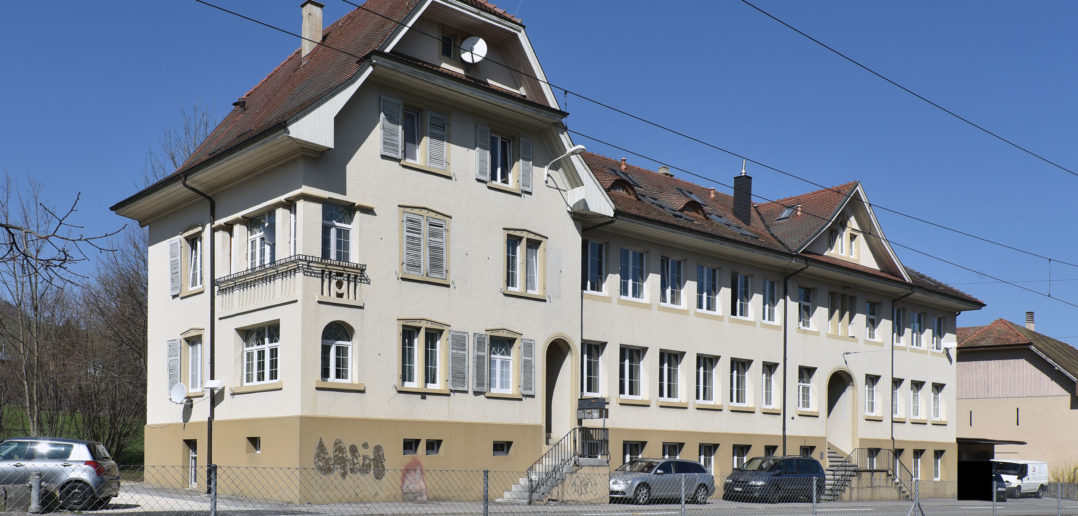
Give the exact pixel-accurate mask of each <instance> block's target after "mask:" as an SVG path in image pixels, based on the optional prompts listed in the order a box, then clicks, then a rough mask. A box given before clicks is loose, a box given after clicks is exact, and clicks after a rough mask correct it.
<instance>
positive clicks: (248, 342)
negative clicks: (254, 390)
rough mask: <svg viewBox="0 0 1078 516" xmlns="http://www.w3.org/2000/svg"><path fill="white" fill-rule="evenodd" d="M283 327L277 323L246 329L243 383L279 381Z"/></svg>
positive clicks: (244, 336)
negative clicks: (279, 359) (279, 352)
mask: <svg viewBox="0 0 1078 516" xmlns="http://www.w3.org/2000/svg"><path fill="white" fill-rule="evenodd" d="M280 340H281V327H280V326H279V325H277V324H270V325H267V326H259V327H257V328H251V329H248V330H244V335H243V384H244V385H254V384H259V383H268V382H276V381H277V378H278V377H277V364H278V351H279V349H278V348H279V346H280Z"/></svg>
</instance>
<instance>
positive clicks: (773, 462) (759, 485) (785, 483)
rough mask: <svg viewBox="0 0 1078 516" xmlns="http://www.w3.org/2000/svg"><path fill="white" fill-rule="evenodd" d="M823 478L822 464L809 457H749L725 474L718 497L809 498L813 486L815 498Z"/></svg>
mask: <svg viewBox="0 0 1078 516" xmlns="http://www.w3.org/2000/svg"><path fill="white" fill-rule="evenodd" d="M813 479H816V481H815V484H814V483H813ZM825 481H826V475H824V472H823V466H821V465H820V463H819V462H817V461H816V459H813V458H811V457H753V458H752V459H749V461H748V462H746V463H745V464H744V465H742V466H741V467H739V468H737V469H735V470H734V471H733V473H730V476H728V477H726V482H725V483H724V484H723V492H722V499H723V500H763V501H766V502H771V503H775V502H791V501H795V500H808V501H811V500H812V488H813V485H815V487H816V499H817V500H819V499H820V496H821V495H822V494H823V491H824V484H825Z"/></svg>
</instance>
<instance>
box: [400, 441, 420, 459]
mask: <svg viewBox="0 0 1078 516" xmlns="http://www.w3.org/2000/svg"><path fill="white" fill-rule="evenodd" d="M418 451H419V439H404V440H403V441H401V455H415V454H416V452H418Z"/></svg>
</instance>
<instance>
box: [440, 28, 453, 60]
mask: <svg viewBox="0 0 1078 516" xmlns="http://www.w3.org/2000/svg"><path fill="white" fill-rule="evenodd" d="M456 48H457V44H456V38H454V37H453V35H452V34H442V57H444V58H446V59H456V58H457V53H456V51H455V49H456Z"/></svg>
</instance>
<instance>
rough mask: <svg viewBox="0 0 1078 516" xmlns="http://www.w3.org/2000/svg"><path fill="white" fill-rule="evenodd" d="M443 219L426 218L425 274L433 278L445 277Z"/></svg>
mask: <svg viewBox="0 0 1078 516" xmlns="http://www.w3.org/2000/svg"><path fill="white" fill-rule="evenodd" d="M445 241H446V231H445V221H444V220H442V219H436V218H433V217H428V218H427V275H428V276H430V277H432V278H435V279H445V278H446V277H447V274H446V266H445Z"/></svg>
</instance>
